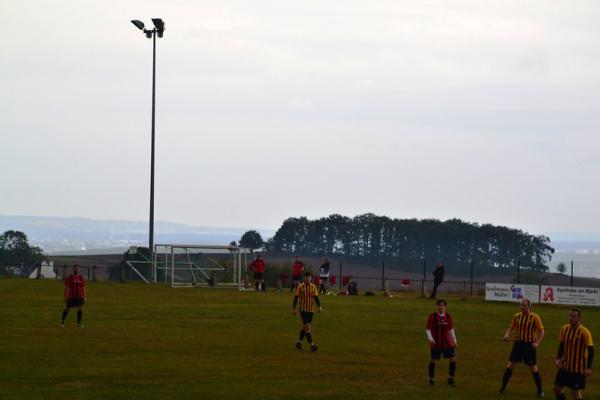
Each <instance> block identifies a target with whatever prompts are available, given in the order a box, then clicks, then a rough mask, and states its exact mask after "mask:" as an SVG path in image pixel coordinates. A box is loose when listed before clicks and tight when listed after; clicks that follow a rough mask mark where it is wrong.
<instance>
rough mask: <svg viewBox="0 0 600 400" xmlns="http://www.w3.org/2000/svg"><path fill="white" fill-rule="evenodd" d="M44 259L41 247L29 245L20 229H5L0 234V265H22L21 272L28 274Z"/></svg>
mask: <svg viewBox="0 0 600 400" xmlns="http://www.w3.org/2000/svg"><path fill="white" fill-rule="evenodd" d="M42 261H44V254H43V252H42V249H40V248H39V247H35V246H30V245H29V241H28V240H27V235H26V234H25V233H23V232H20V231H12V230H11V231H6V232H4V233H3V234H2V235H0V266H1V267H5V266H13V267H21V266H23V269H24V271H23V274H25V275H29V274H31V272H32V271H33V270H34V269H35V268H36V267H37V266H38V265H39V264H40V263H41V262H42Z"/></svg>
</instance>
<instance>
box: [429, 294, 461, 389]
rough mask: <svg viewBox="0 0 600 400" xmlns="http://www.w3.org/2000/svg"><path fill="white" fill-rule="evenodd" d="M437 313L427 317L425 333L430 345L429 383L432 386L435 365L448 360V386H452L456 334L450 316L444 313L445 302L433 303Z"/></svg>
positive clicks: (454, 368) (454, 370)
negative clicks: (442, 359)
mask: <svg viewBox="0 0 600 400" xmlns="http://www.w3.org/2000/svg"><path fill="white" fill-rule="evenodd" d="M435 304H436V306H437V311H436V312H434V313H432V314H431V315H429V319H428V320H427V326H426V328H425V333H426V334H427V339H429V343H430V345H431V361H430V362H429V383H430V384H432V385H433V384H434V383H435V380H434V375H435V363H436V361H438V360H440V359H441V356H442V354H443V355H444V358H449V359H450V365H449V367H448V384H449V385H452V386H454V375H455V373H456V334H455V333H454V325H453V321H452V316H451V315H450V314H448V313H447V312H446V306H447V304H446V300H438V301H436V302H435Z"/></svg>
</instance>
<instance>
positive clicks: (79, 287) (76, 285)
mask: <svg viewBox="0 0 600 400" xmlns="http://www.w3.org/2000/svg"><path fill="white" fill-rule="evenodd" d="M85 298H86V293H85V280H84V279H83V276H81V275H80V274H79V264H75V265H73V275H69V276H68V277H67V279H66V280H65V294H64V301H65V309H64V310H63V313H62V318H61V319H60V325H61V326H62V327H63V328H64V326H65V318H67V314H68V313H69V308H71V307H77V308H78V310H77V326H78V327H80V328H83V324H82V323H81V319H82V318H83V305H84V304H85Z"/></svg>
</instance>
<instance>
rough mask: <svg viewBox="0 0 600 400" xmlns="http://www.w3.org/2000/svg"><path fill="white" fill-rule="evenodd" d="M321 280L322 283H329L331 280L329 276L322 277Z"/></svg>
mask: <svg viewBox="0 0 600 400" xmlns="http://www.w3.org/2000/svg"><path fill="white" fill-rule="evenodd" d="M319 279H321V282H327V281H328V280H329V277H328V276H320V277H319Z"/></svg>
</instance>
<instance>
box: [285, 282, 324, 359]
mask: <svg viewBox="0 0 600 400" xmlns="http://www.w3.org/2000/svg"><path fill="white" fill-rule="evenodd" d="M298 300H300V307H299V308H300V318H302V328H301V329H300V335H299V336H298V341H297V342H296V348H297V349H298V350H302V340H303V339H304V337H305V336H306V340H307V341H308V343H309V344H310V351H317V349H318V347H317V346H316V345H315V343H314V342H313V339H312V333H311V324H312V318H313V314H314V311H315V306H314V305H315V304H316V305H317V307H318V311H319V312H321V302H320V301H319V291H318V290H317V287H316V286H315V284H313V283H311V282H310V272H306V273H305V274H304V282H302V283H300V284H299V285H298V287H297V288H296V294H295V295H294V302H293V304H292V314H293V315H296V306H297V305H298Z"/></svg>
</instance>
